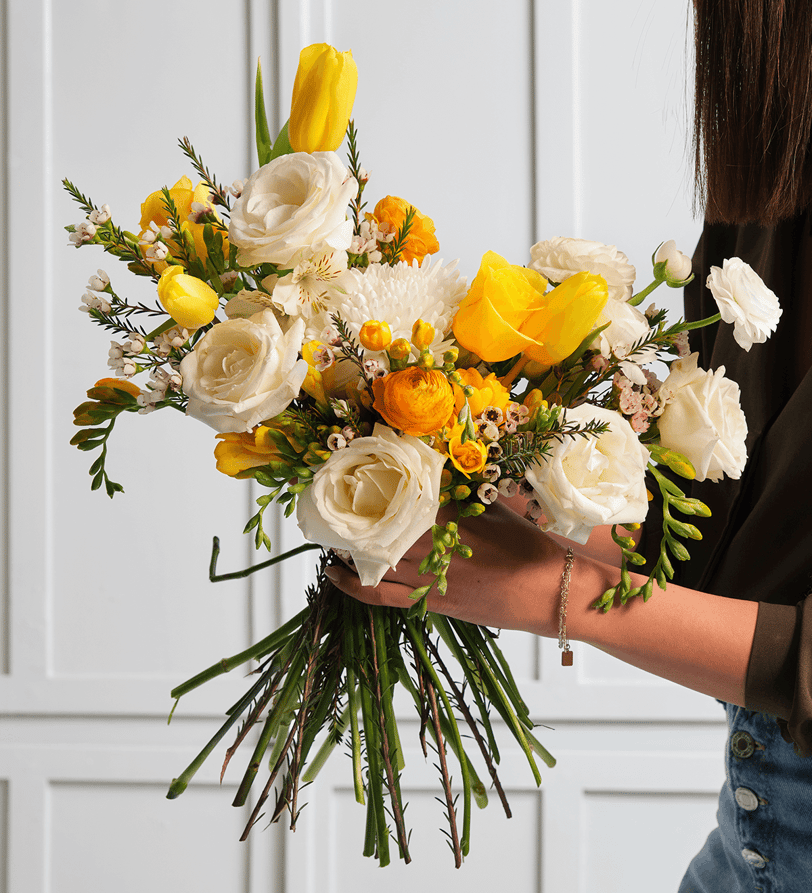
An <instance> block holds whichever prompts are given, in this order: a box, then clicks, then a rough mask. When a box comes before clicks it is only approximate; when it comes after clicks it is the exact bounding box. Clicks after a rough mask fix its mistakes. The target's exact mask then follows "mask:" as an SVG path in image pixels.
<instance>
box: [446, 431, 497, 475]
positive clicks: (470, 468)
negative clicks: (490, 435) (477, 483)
mask: <svg viewBox="0 0 812 893" xmlns="http://www.w3.org/2000/svg"><path fill="white" fill-rule="evenodd" d="M462 432H463V426H462V425H455V426H454V429H453V430H452V432H451V437H450V438H449V439H448V455H449V456H450V457H451V461H452V463H453V464H454V467H455V468H458V469H459V470H460V471H461V472H462V473H463V474H464V475H465V476H466V477H471V475H472V474H479V472H480V471H482V469H483V468H484V467H485V465H487V462H488V448H487V447H486V446H485V444H484V443H482V441H481V440H466V441H465V443H463V442H462Z"/></svg>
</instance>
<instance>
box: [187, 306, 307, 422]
mask: <svg viewBox="0 0 812 893" xmlns="http://www.w3.org/2000/svg"><path fill="white" fill-rule="evenodd" d="M303 336H304V322H303V321H302V320H298V321H297V322H296V323H295V324H294V325H293V326H291V328H290V329H288V331H287V332H283V331H282V328H281V327H280V325H279V322H278V321H277V319H276V317H275V316H274V313H273V311H272V310H263V311H262V312H261V313H257V314H255V315H254V316H252V317H251V318H250V319H239V318H235V319H227V320H225V321H224V322H221V323H217V324H216V325H214V326H212V328H211V329H209V331H208V332H206V334H205V335H204V336H203V337H202V338H201V339H200V341H198V342H197V344H195V347H194V350H193V351H191V353H188V354H187V355H186V356H185V357H184V358H183V360H182V362H181V364H180V372H181V375H182V376H183V390H184V391H185V392H186V394H187V395H188V397H189V405H188V406H187V408H186V412H187V414H188V415H190V416H192V417H193V418H196V419H200V421H201V422H205V423H206V424H207V425H211V427H212V428H214V429H215V431H219V432H220V433H225V432H227V431H250V430H251V429H252V428H254V427H255V426H256V425H258V424H259V423H260V422H264V421H265V420H266V419H272V418H273V417H274V416H277V415H279V413H280V412H282V410H283V409H286V408H287V407H288V405H289V404H290V403H291V401H292V400H293V398H294V397H296V396H297V395H298V393H299V388H300V387H301V385H302V382H303V381H304V379H305V376H306V375H307V363H306V362H305V360H301V359H298V355H299V350H300V349H301V346H302V338H303Z"/></svg>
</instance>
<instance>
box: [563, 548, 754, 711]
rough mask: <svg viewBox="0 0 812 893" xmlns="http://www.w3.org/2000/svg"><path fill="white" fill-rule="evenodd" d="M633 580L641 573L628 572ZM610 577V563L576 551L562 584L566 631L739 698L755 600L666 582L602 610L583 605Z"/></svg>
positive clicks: (669, 675)
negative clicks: (566, 592)
mask: <svg viewBox="0 0 812 893" xmlns="http://www.w3.org/2000/svg"><path fill="white" fill-rule="evenodd" d="M632 577H633V579H634V581H635V582H634V585H640V583H642V582H643V581H644V580H645V578H644V577H641V576H639V575H636V574H633V575H632ZM616 582H617V569H616V568H612V567H610V566H608V565H606V564H602V563H600V562H597V561H594V560H590V559H588V558H585V557H583V556H579V557H578V558H576V562H575V567H574V568H573V575H572V583H571V586H570V596H569V609H568V617H567V628H568V632H569V635H570V638H572V639H576V640H578V641H582V642H586V643H588V644H590V645H593V646H595V647H596V648H600V649H601V650H603V651H606V652H607V653H609V654H612V655H613V656H615V657H617V658H619V659H620V660H623V661H625V662H626V663H629V664H632V665H634V666H636V667H640V669H643V670H646V671H647V672H649V673H653V674H655V675H657V676H662V677H663V678H665V679H670V680H672V681H673V682H677V683H679V684H680V685H684V686H686V687H687V688H692V689H694V690H695V691H699V692H703V693H704V694H707V695H711V696H713V697H715V698H719V699H720V700H723V701H729V702H730V703H733V704H739V705H744V684H745V679H746V676H747V665H748V662H749V659H750V650H751V646H752V643H753V634H754V632H755V626H756V615H757V613H758V603H757V602H749V601H744V600H739V599H731V598H723V597H721V596H717V595H710V594H708V593H705V592H697V591H696V590H693V589H685V588H684V587H682V586H677V585H674V584H669V585H668V589H667V590H666V591H665V592H663V591H662V590H661V589H658V588H657V587H655V589H654V594H653V596H652V597H651V599H650V600H649V601H648V602H646V603H644V602H643V601H642V599H640V598H639V597H638V598H635V599H632V600H631V601H630V602H629V603H628V604H627V605H625V606H616V607H614V608H612V609H611V610H610V611H609V612H608V613H607V614H604V613H603V612H602V611H596V610H595V609H594V608H592V607H590V606H591V604H592V602H594V600H595V599H596V598H597V597H598V596H599V595H600V594H601V593H602V592H604V591H605V590H606V589H608V588H610V587H611V586H613V585H614V584H615V583H616Z"/></svg>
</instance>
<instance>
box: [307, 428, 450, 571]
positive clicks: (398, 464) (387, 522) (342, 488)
mask: <svg viewBox="0 0 812 893" xmlns="http://www.w3.org/2000/svg"><path fill="white" fill-rule="evenodd" d="M445 460H446V457H445V456H443V455H442V454H441V453H438V452H437V451H436V450H433V449H432V448H431V447H430V446H428V445H427V444H425V443H423V441H422V440H420V439H419V438H417V437H412V436H411V435H409V434H403V435H398V434H396V433H395V432H394V431H393V430H392V429H391V428H389V427H387V426H386V425H381V424H376V425H375V428H374V430H373V432H372V435H371V436H369V437H356V438H355V439H354V440H351V441H350V442H349V443H347V444H346V446H344V448H343V449H339V450H336V451H335V452H333V453H331V454H330V458H329V459H328V460H327V461H326V462H325V463H324V464H323V465H322V466H320V468H319V470H318V471H317V472H316V474H315V475H314V476H313V481H312V483H311V484H310V486H309V487H308V488H307V489H306V490H305V491H304V492H303V493H302V494H301V495H300V496H299V499H298V500H297V504H296V516H297V519H298V523H299V527H300V528H301V531H302V533H303V534H304V536H305V539H307V540H310V542H313V543H320V544H321V545H322V546H327V547H330V548H334V549H344V550H346V551H348V552H349V553H350V554H351V555H352V558H353V561H354V562H355V566H356V568H357V570H358V575H359V577H360V578H361V584H362V585H363V586H377V585H378V583H380V581H381V579H382V578H383V575H384V574H385V573H386V572H387V571H388V570H389V568H390V567H395V566H396V565H397V563H398V561H400V559H401V558H402V557H403V556H404V554H405V553H406V551H407V550H408V549H409V547H410V546H412V545H413V544H414V543H415V542H416V541H417V540H418V539H419V538H420V537H421V536H422V535H423V534H424V533H425V532H426V531H427V530H428V529H429V528H430V527H431V526H432V524H434V522H435V520H436V518H437V510H438V508H439V506H440V475H441V473H442V470H443V465H444V463H445Z"/></svg>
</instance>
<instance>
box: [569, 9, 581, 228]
mask: <svg viewBox="0 0 812 893" xmlns="http://www.w3.org/2000/svg"><path fill="white" fill-rule="evenodd" d="M581 2H582V0H572V6H571V9H572V221H573V224H574V225H573V232H572V236H573V237H575V238H581V237H582V232H583V198H582V197H583V143H582V140H581V136H582V132H583V122H582V116H583V108H582V104H581V89H582V88H581V80H582V79H581V66H582V65H583V60H582V58H581V40H582V37H583V35H582V30H581Z"/></svg>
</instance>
